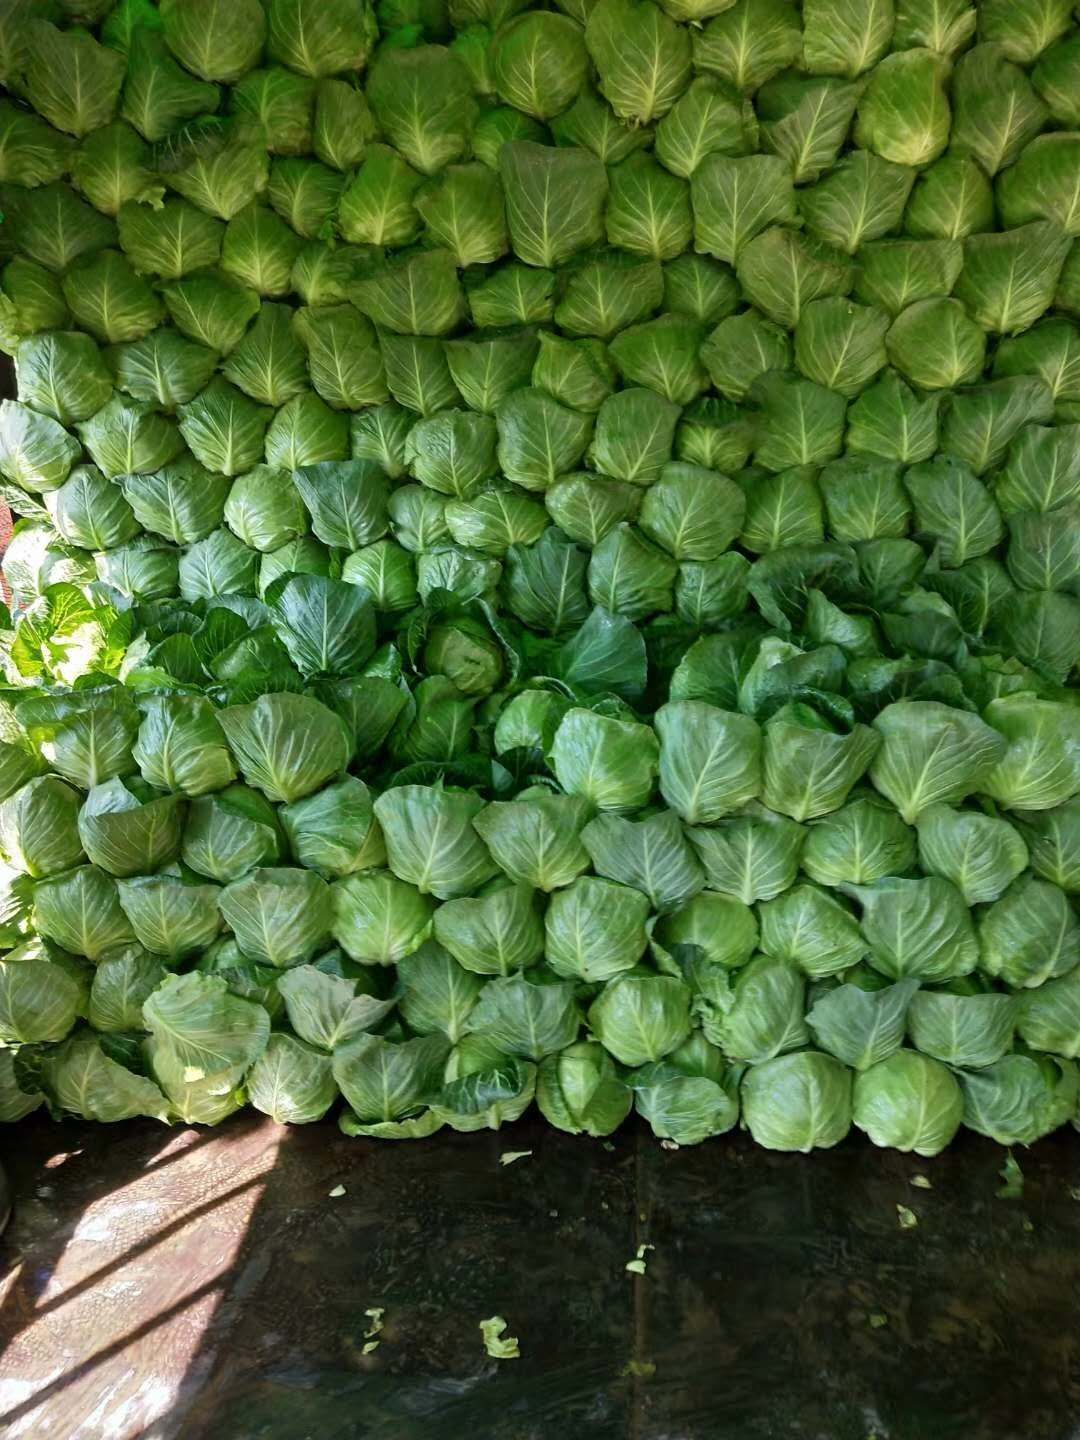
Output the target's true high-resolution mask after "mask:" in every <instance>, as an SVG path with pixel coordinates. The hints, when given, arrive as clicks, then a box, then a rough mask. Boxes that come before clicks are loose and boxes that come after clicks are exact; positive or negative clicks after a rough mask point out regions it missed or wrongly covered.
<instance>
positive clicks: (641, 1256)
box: [626, 1245, 656, 1275]
mask: <svg viewBox="0 0 1080 1440" xmlns="http://www.w3.org/2000/svg"><path fill="white" fill-rule="evenodd" d="M655 1249H656V1246H655V1245H639V1246H638V1247H637V1254H636V1255H635V1256H634V1258H633V1260H628V1261H627V1262H626V1268H627V1270H629V1271H630V1273H631V1275H644V1274H645V1254H646V1251H648V1250H655Z"/></svg>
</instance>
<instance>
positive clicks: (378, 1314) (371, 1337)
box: [360, 1305, 386, 1355]
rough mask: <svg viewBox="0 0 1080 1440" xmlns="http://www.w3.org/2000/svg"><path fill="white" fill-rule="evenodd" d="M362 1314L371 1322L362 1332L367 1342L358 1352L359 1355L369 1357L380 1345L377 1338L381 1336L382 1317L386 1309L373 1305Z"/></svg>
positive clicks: (380, 1342) (382, 1306)
mask: <svg viewBox="0 0 1080 1440" xmlns="http://www.w3.org/2000/svg"><path fill="white" fill-rule="evenodd" d="M364 1314H365V1315H366V1316H367V1318H368V1319H369V1320H370V1321H371V1324H370V1325H369V1326H368V1328H367V1329H366V1330H365V1331H364V1339H365V1340H366V1341H367V1344H366V1345H365V1346H364V1348H363V1349H362V1350H361V1351H360V1354H361V1355H371V1354H372V1353H373V1352H374V1351H376V1350H377V1349H378V1348H379V1346H380V1345H381V1344H382V1341H381V1340H380V1339H379V1338H378V1337H379V1336H380V1335H381V1334H382V1328H383V1316H384V1315H385V1314H386V1307H385V1306H384V1305H375V1306H372V1308H371V1309H370V1310H365V1311H364Z"/></svg>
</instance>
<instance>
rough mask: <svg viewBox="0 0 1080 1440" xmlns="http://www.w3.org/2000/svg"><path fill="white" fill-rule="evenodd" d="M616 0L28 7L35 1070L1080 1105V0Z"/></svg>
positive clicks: (26, 930)
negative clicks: (796, 0) (1079, 678)
mask: <svg viewBox="0 0 1080 1440" xmlns="http://www.w3.org/2000/svg"><path fill="white" fill-rule="evenodd" d="M560 3H561V6H562V8H561V9H559V10H543V9H529V10H523V9H522V6H521V4H520V3H518V0H379V3H378V5H377V7H376V9H375V10H374V11H373V10H372V9H370V8H369V6H368V4H367V0H265V4H264V3H260V0H160V4H159V5H154V4H152V3H151V0H119V3H117V4H115V5H114V4H110V3H109V0H9V3H7V4H6V5H4V6H3V8H2V11H0V79H2V80H3V82H4V84H5V85H6V87H7V89H8V92H9V93H8V98H7V99H4V100H0V183H2V191H0V208H2V209H3V212H4V220H3V225H2V228H0V246H2V247H3V255H4V264H3V271H2V291H3V293H2V297H0V334H2V338H3V342H4V345H5V348H7V349H9V350H10V352H11V353H12V354H13V355H14V357H15V366H16V374H17V384H18V399H17V400H15V401H5V402H4V404H3V408H2V412H0V473H2V475H3V477H4V487H5V488H4V494H5V496H6V498H7V499H8V500H9V502H10V504H11V506H12V508H13V509H14V510H15V512H16V513H17V514H18V515H19V516H20V517H22V519H21V521H20V523H19V525H18V526H17V528H16V532H15V535H14V538H13V539H12V542H11V545H10V547H9V549H8V552H7V555H6V556H5V559H4V567H3V568H4V574H5V576H6V579H7V582H8V585H9V587H10V589H11V592H12V594H13V597H14V608H13V617H14V618H13V619H12V620H11V622H10V624H9V625H8V627H7V628H6V629H5V630H4V631H3V633H2V637H0V639H2V645H0V659H2V663H3V666H4V672H5V676H6V689H5V690H4V692H3V694H2V696H0V739H2V744H0V797H3V798H2V799H0V853H2V855H3V857H4V859H5V861H6V867H7V868H6V869H5V871H4V872H3V884H2V887H0V888H2V907H0V932H2V933H0V939H2V942H3V947H4V950H5V951H6V953H5V954H4V958H3V959H2V960H0V1118H6V1119H17V1118H19V1117H20V1116H22V1115H24V1114H26V1113H29V1112H30V1111H31V1110H33V1109H34V1108H35V1107H36V1106H37V1105H39V1104H41V1103H43V1101H47V1102H48V1104H49V1105H50V1106H51V1107H53V1108H54V1110H56V1111H57V1112H58V1113H59V1112H72V1113H75V1114H79V1115H83V1116H87V1117H91V1118H96V1119H101V1120H115V1119H121V1118H124V1117H128V1116H133V1115H153V1116H158V1117H160V1118H162V1119H180V1120H184V1121H205V1122H211V1123H212V1122H215V1121H218V1120H221V1119H222V1118H223V1117H224V1116H226V1115H227V1114H229V1113H230V1112H231V1111H233V1110H234V1109H236V1108H237V1107H238V1106H240V1105H241V1104H243V1103H245V1101H247V1102H249V1103H251V1104H252V1105H254V1106H256V1107H257V1108H258V1109H260V1110H263V1111H265V1112H267V1113H268V1114H270V1115H273V1116H275V1117H276V1118H278V1119H281V1120H287V1121H295V1122H302V1121H312V1120H317V1119H319V1118H321V1117H322V1116H323V1115H325V1114H326V1113H327V1112H328V1111H330V1110H331V1108H332V1107H334V1106H336V1105H337V1104H338V1101H339V1096H344V1100H345V1102H346V1103H345V1105H344V1107H343V1110H342V1117H341V1124H342V1125H343V1127H344V1128H345V1129H346V1130H347V1131H348V1132H349V1133H355V1134H364V1135H380V1136H401V1137H406V1136H422V1135H427V1134H430V1133H431V1132H432V1131H433V1130H435V1129H437V1128H438V1127H439V1126H440V1125H443V1124H449V1125H452V1126H454V1127H456V1128H459V1129H476V1128H481V1127H484V1126H496V1125H499V1124H500V1123H502V1122H503V1121H507V1120H512V1119H514V1118H516V1117H518V1116H520V1115H521V1114H522V1113H523V1112H524V1111H525V1110H526V1109H527V1108H528V1107H529V1105H530V1104H531V1103H532V1102H533V1100H534V1099H535V1101H536V1103H537V1104H538V1105H539V1108H540V1110H541V1111H542V1113H543V1114H544V1116H545V1117H546V1118H547V1119H548V1120H549V1121H550V1122H551V1123H552V1124H554V1125H556V1126H559V1127H560V1128H562V1129H566V1130H570V1131H574V1132H581V1131H583V1132H587V1133H589V1134H592V1135H606V1134H609V1133H611V1132H612V1131H613V1130H614V1129H615V1128H616V1127H617V1126H618V1125H619V1124H620V1123H621V1122H622V1121H623V1120H624V1119H625V1118H626V1116H627V1115H628V1113H629V1112H630V1110H631V1109H632V1108H634V1109H636V1110H637V1111H638V1112H639V1113H640V1114H641V1115H642V1116H644V1117H645V1119H646V1120H647V1121H648V1122H649V1123H650V1124H651V1125H652V1127H653V1129H654V1131H655V1132H656V1134H657V1135H660V1136H664V1137H668V1138H671V1139H674V1140H676V1141H678V1142H680V1143H692V1142H695V1141H699V1140H702V1139H704V1138H706V1137H707V1136H710V1135H715V1134H719V1133H722V1132H724V1131H726V1130H729V1129H730V1128H731V1127H733V1126H734V1125H736V1124H737V1123H739V1121H740V1117H741V1120H742V1121H743V1122H744V1123H745V1124H746V1125H747V1126H748V1127H749V1130H750V1132H751V1134H752V1136H753V1137H754V1139H755V1140H756V1141H758V1142H759V1143H761V1144H763V1145H766V1146H770V1147H774V1148H780V1149H810V1148H812V1147H814V1146H825V1145H832V1144H835V1143H836V1142H837V1141H839V1140H840V1139H842V1138H843V1136H844V1135H845V1134H846V1133H847V1132H848V1130H849V1127H850V1126H851V1124H852V1123H853V1122H854V1124H855V1125H856V1126H858V1127H859V1128H860V1129H862V1130H864V1131H866V1132H867V1134H868V1135H869V1136H870V1138H871V1139H872V1140H873V1141H874V1142H875V1143H877V1144H880V1145H891V1146H897V1147H899V1148H902V1149H914V1150H917V1151H918V1152H920V1153H922V1154H933V1153H935V1152H936V1151H938V1150H940V1149H941V1148H942V1147H943V1146H944V1145H946V1144H947V1143H948V1142H949V1140H950V1139H951V1138H952V1136H953V1135H954V1133H955V1132H956V1130H957V1128H958V1127H959V1126H960V1125H961V1123H963V1124H964V1125H966V1126H968V1127H969V1128H970V1129H973V1130H976V1131H978V1132H980V1133H983V1134H987V1135H990V1136H993V1137H995V1138H997V1139H999V1140H1001V1141H1003V1142H1006V1143H1022V1142H1030V1141H1031V1140H1033V1139H1035V1138H1037V1137H1038V1136H1040V1135H1042V1134H1044V1133H1046V1132H1047V1131H1049V1130H1051V1129H1053V1128H1055V1127H1056V1126H1059V1125H1062V1124H1064V1123H1066V1122H1067V1121H1069V1120H1070V1119H1075V1118H1076V1115H1077V1104H1078V1094H1080V1074H1078V1071H1077V1068H1076V1065H1075V1063H1074V1061H1075V1057H1076V1056H1077V1055H1078V1054H1080V923H1078V920H1077V916H1076V913H1075V897H1076V895H1077V894H1080V708H1078V707H1077V696H1078V689H1077V688H1076V686H1075V680H1076V666H1077V662H1078V660H1080V326H1078V323H1077V317H1080V239H1078V238H1077V237H1080V134H1078V133H1076V132H1077V130H1080V29H1078V28H1077V25H1076V23H1075V17H1074V15H1073V13H1072V9H1071V5H1070V3H1065V0H982V3H979V4H977V5H974V6H973V5H969V4H967V3H965V0H859V3H857V4H854V3H851V0H804V3H803V4H802V6H801V7H799V6H796V5H792V4H789V3H787V0H736V3H734V4H733V3H731V0H663V3H662V4H659V5H658V4H654V3H652V0H560ZM1070 127H1074V128H1070Z"/></svg>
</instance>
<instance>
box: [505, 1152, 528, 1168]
mask: <svg viewBox="0 0 1080 1440" xmlns="http://www.w3.org/2000/svg"><path fill="white" fill-rule="evenodd" d="M532 1153H533V1152H532V1151H531V1150H504V1151H503V1152H502V1154H501V1155H500V1156H499V1164H500V1165H513V1163H514V1161H515V1160H527V1159H528V1158H529V1156H530V1155H531V1154H532Z"/></svg>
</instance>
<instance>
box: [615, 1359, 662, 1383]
mask: <svg viewBox="0 0 1080 1440" xmlns="http://www.w3.org/2000/svg"><path fill="white" fill-rule="evenodd" d="M622 1373H623V1374H624V1375H629V1376H631V1377H632V1378H633V1379H635V1380H651V1379H652V1377H653V1376H654V1375H655V1374H656V1366H655V1365H654V1364H653V1362H652V1361H651V1360H628V1361H627V1363H626V1364H625V1365H624V1366H623V1368H622Z"/></svg>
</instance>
